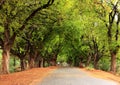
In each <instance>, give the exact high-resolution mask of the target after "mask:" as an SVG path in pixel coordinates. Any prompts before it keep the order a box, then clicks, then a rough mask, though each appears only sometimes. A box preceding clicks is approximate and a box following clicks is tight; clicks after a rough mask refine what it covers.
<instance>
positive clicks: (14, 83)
mask: <svg viewBox="0 0 120 85" xmlns="http://www.w3.org/2000/svg"><path fill="white" fill-rule="evenodd" d="M55 69H57V67H48V68H34V69H31V70H27V71H23V72H17V73H11V74H7V75H0V85H35V84H36V83H37V82H40V81H42V80H43V78H45V77H46V76H48V75H49V74H50V73H51V72H53V71H54V70H55ZM81 70H83V71H85V72H87V73H88V74H90V75H91V76H94V77H97V78H102V79H107V80H112V81H115V82H118V83H119V85H120V76H116V75H113V74H111V73H108V72H104V71H101V70H87V69H81Z"/></svg>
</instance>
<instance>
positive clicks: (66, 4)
mask: <svg viewBox="0 0 120 85" xmlns="http://www.w3.org/2000/svg"><path fill="white" fill-rule="evenodd" d="M119 23H120V1H119V0H41V1H39V0H30V1H29V0H1V2H0V49H1V51H2V52H0V54H1V55H0V56H1V57H0V62H1V65H0V66H1V72H2V73H9V67H10V69H11V68H13V69H14V70H11V71H15V70H16V69H18V68H19V67H20V70H25V69H28V68H34V67H44V66H50V65H57V63H58V64H59V65H62V64H66V63H67V64H68V65H70V66H80V67H84V66H85V67H92V68H95V69H102V70H106V71H110V70H111V71H112V72H116V71H120V53H119V49H120V32H119V30H120V24H119ZM10 56H11V57H10ZM9 59H10V60H9ZM9 64H10V66H9ZM12 66H13V67H12Z"/></svg>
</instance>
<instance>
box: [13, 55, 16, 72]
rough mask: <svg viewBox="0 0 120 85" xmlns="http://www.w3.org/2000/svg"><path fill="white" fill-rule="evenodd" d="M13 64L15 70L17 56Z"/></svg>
mask: <svg viewBox="0 0 120 85" xmlns="http://www.w3.org/2000/svg"><path fill="white" fill-rule="evenodd" d="M13 62H14V63H13V66H14V71H15V67H16V59H15V57H14V60H13Z"/></svg>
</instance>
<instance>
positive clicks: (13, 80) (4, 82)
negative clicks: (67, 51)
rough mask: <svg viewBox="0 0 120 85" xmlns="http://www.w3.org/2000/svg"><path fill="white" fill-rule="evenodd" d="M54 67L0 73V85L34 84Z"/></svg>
mask: <svg viewBox="0 0 120 85" xmlns="http://www.w3.org/2000/svg"><path fill="white" fill-rule="evenodd" d="M55 69H57V68H56V67H47V68H34V69H30V70H27V71H22V72H16V73H11V74H7V75H0V85H35V83H37V82H40V81H42V80H43V79H44V78H45V77H46V76H47V75H49V73H51V72H53V71H54V70H55Z"/></svg>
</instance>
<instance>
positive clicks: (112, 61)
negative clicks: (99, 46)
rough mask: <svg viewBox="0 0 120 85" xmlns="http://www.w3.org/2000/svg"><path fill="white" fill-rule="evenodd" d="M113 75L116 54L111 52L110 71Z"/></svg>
mask: <svg viewBox="0 0 120 85" xmlns="http://www.w3.org/2000/svg"><path fill="white" fill-rule="evenodd" d="M110 70H111V71H112V72H113V73H115V72H116V53H114V52H111V69H110Z"/></svg>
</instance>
